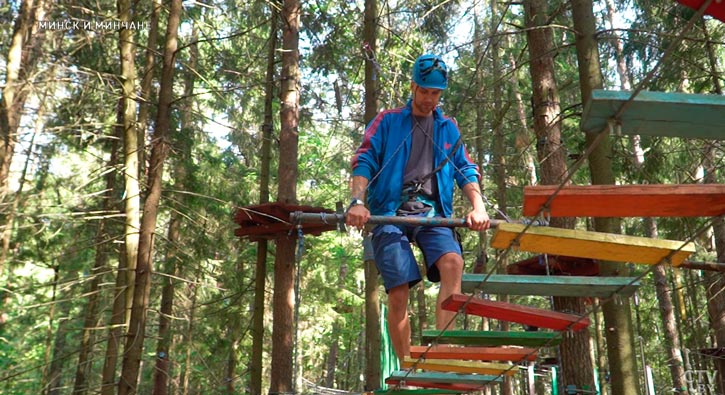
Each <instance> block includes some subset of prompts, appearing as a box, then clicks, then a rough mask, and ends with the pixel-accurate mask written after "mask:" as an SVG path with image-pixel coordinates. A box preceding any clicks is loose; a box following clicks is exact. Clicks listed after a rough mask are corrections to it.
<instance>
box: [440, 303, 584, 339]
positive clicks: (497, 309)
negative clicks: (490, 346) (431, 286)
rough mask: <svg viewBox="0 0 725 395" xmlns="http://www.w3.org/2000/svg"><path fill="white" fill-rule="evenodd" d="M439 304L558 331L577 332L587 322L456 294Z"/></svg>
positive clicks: (443, 306)
mask: <svg viewBox="0 0 725 395" xmlns="http://www.w3.org/2000/svg"><path fill="white" fill-rule="evenodd" d="M441 307H442V308H443V309H444V310H448V311H460V310H463V311H464V312H465V313H466V314H473V315H477V316H480V317H486V318H493V319H497V320H502V321H508V322H516V323H519V324H523V325H530V326H534V327H537V328H547V329H553V330H557V331H565V330H573V331H574V332H578V331H580V330H583V329H586V328H587V327H588V326H589V318H588V317H580V316H578V315H573V314H566V313H561V312H558V311H552V310H546V309H539V308H536V307H530V306H522V305H518V304H514V303H508V302H501V301H496V300H485V299H480V298H475V297H469V296H466V295H459V294H453V295H451V296H450V297H448V298H447V299H446V300H444V301H443V303H442V304H441Z"/></svg>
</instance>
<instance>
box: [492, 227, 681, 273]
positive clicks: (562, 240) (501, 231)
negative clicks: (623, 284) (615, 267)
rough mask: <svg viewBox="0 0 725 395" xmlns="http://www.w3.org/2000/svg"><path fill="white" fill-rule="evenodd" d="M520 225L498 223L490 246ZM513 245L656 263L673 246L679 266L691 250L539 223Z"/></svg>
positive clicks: (500, 244) (503, 244) (504, 241)
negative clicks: (539, 224)
mask: <svg viewBox="0 0 725 395" xmlns="http://www.w3.org/2000/svg"><path fill="white" fill-rule="evenodd" d="M524 228H525V226H524V225H521V224H508V223H504V224H501V225H499V226H498V228H496V231H495V233H494V235H493V238H492V239H491V247H494V248H499V249H504V248H508V246H509V245H511V242H512V241H513V240H514V239H515V238H516V236H517V235H518V234H519V233H521V232H522V231H523V230H524ZM514 247H515V248H518V249H520V250H522V251H530V252H537V253H545V254H554V255H568V256H574V257H580V258H591V259H601V260H606V261H617V262H632V263H640V264H646V265H654V264H657V263H660V262H662V260H663V259H664V258H665V257H667V256H668V255H669V254H670V253H671V252H672V251H676V250H677V252H676V253H675V254H674V255H673V256H672V257H671V264H672V266H679V265H680V264H682V262H683V261H684V260H685V259H687V257H688V256H690V254H692V253H693V252H695V245H694V243H692V242H690V243H683V242H681V241H674V240H660V239H651V238H648V237H638V236H627V235H618V234H613V233H600V232H588V231H584V230H573V229H561V228H549V227H541V226H538V227H534V226H532V227H530V228H529V229H528V230H526V233H525V234H523V235H522V236H521V238H520V239H519V244H518V246H514Z"/></svg>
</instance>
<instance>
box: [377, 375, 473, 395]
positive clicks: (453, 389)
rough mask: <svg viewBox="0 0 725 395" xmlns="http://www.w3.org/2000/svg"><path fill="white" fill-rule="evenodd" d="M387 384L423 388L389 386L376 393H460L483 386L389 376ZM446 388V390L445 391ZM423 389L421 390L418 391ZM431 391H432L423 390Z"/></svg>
mask: <svg viewBox="0 0 725 395" xmlns="http://www.w3.org/2000/svg"><path fill="white" fill-rule="evenodd" d="M385 384H387V385H389V386H405V387H421V389H402V388H399V389H396V387H392V388H388V389H387V390H379V391H380V392H375V393H376V394H378V393H379V394H459V393H465V392H471V391H479V390H480V389H481V388H482V387H483V386H482V385H476V384H449V383H434V382H427V381H415V380H413V381H410V380H405V381H402V380H396V379H392V378H387V379H386V380H385ZM443 390H446V391H443ZM416 391H421V392H416ZM422 391H431V392H422Z"/></svg>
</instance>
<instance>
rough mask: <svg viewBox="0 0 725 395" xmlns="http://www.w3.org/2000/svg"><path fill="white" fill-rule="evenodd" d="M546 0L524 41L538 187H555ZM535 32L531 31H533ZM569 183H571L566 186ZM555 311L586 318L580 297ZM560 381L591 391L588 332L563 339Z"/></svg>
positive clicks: (534, 6) (555, 124)
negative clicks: (531, 92)
mask: <svg viewBox="0 0 725 395" xmlns="http://www.w3.org/2000/svg"><path fill="white" fill-rule="evenodd" d="M546 4H547V2H546V1H544V0H534V1H528V2H526V6H525V10H526V21H527V28H529V30H528V31H527V38H528V43H529V53H530V59H531V66H530V70H531V80H532V83H533V84H532V88H533V89H532V90H533V100H532V105H533V107H534V108H533V114H534V119H533V124H534V132H535V133H536V142H537V144H536V149H537V153H538V158H539V163H540V174H541V183H542V184H545V185H558V184H560V183H561V182H562V181H563V180H564V176H565V175H566V173H567V164H566V151H565V150H564V148H563V144H562V139H561V117H560V113H561V108H560V105H559V93H558V86H557V83H556V77H555V68H554V54H555V51H554V43H553V33H552V31H551V30H550V29H547V28H545V26H546V23H547V18H548V16H547V15H548V10H547V5H546ZM532 28H533V29H532ZM566 184H569V182H566ZM551 226H553V227H560V228H567V229H573V228H574V220H573V219H572V218H555V219H552V221H551ZM553 304H554V308H555V310H557V311H566V312H568V313H571V314H577V315H583V314H586V312H587V308H586V305H585V304H584V299H583V298H574V297H554V298H553ZM559 350H560V358H559V364H560V366H561V383H562V384H563V385H564V386H568V385H574V386H575V387H576V388H578V389H585V390H593V389H594V388H595V386H594V369H593V361H592V359H591V353H590V338H589V332H588V331H579V332H575V333H571V334H567V336H564V338H563V340H562V342H561V345H560V346H559Z"/></svg>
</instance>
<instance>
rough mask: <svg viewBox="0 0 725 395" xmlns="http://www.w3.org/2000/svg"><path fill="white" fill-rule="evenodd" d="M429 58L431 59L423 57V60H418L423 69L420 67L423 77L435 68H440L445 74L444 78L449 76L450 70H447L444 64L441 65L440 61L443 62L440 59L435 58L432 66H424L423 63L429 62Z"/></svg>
mask: <svg viewBox="0 0 725 395" xmlns="http://www.w3.org/2000/svg"><path fill="white" fill-rule="evenodd" d="M428 60H429V59H422V60H420V61H418V65H419V66H420V67H421V69H420V76H421V77H425V76H427V75H428V74H430V73H432V72H433V70H438V71H440V73H441V74H442V75H443V78H444V79H447V78H448V72H447V71H446V69H445V68H444V66H441V65H440V63H441V61H440V59H433V63H432V64H431V65H430V66H428V67H425V68H423V64H424V63H425V62H427V61H428ZM444 65H445V63H444Z"/></svg>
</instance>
